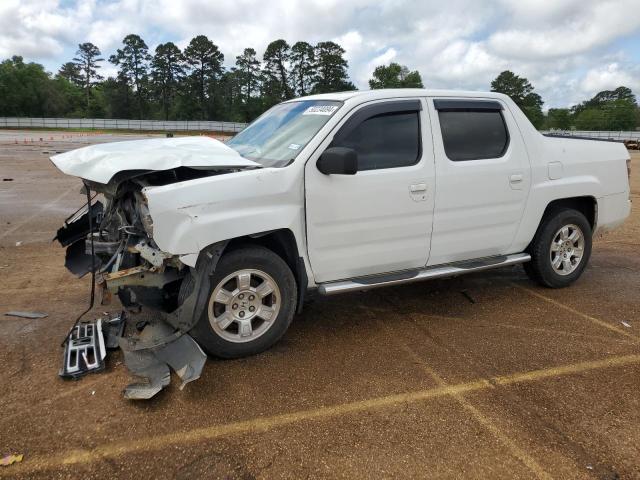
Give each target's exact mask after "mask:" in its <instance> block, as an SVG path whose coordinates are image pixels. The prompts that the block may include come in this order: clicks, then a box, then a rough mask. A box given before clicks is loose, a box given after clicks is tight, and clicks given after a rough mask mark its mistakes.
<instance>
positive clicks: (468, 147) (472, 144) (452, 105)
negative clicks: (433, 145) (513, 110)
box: [433, 99, 510, 162]
mask: <svg viewBox="0 0 640 480" xmlns="http://www.w3.org/2000/svg"><path fill="white" fill-rule="evenodd" d="M433 103H434V107H435V109H436V111H437V112H438V119H439V121H440V131H441V134H442V142H443V145H444V151H445V154H446V155H447V157H448V158H449V160H451V161H454V162H461V161H469V160H486V159H490V158H500V157H502V156H504V154H505V153H506V151H507V148H508V147H509V140H510V137H509V130H508V128H507V124H506V122H505V119H504V116H503V114H502V104H501V103H500V102H498V101H495V100H474V99H468V100H466V99H465V100H449V99H447V100H444V99H435V100H434V101H433Z"/></svg>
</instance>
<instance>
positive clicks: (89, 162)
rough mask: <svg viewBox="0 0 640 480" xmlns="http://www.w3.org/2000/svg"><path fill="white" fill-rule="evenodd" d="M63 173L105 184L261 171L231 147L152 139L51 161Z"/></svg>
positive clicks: (74, 152)
mask: <svg viewBox="0 0 640 480" xmlns="http://www.w3.org/2000/svg"><path fill="white" fill-rule="evenodd" d="M51 161H52V162H53V163H54V165H55V166H56V167H58V168H59V169H60V170H61V171H62V172H63V173H66V174H67V175H73V176H75V177H80V178H84V179H86V180H90V181H93V182H98V183H103V184H107V183H109V180H111V178H113V176H114V175H115V174H117V173H119V172H122V171H127V170H151V171H160V170H170V169H172V168H178V167H191V168H198V169H208V168H212V169H215V168H225V167H226V168H233V167H260V164H258V163H256V162H253V161H251V160H247V159H246V158H243V157H241V156H240V154H239V153H238V152H236V151H235V150H234V149H232V148H231V147H228V146H227V145H225V144H224V143H222V142H221V141H219V140H215V139H213V138H210V137H202V136H201V137H181V138H157V139H156V138H154V139H149V140H130V141H125V142H114V143H103V144H98V145H90V146H88V147H83V148H79V149H77V150H72V151H70V152H65V153H62V154H60V155H54V156H53V157H51Z"/></svg>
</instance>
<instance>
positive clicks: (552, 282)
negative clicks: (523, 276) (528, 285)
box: [524, 209, 592, 288]
mask: <svg viewBox="0 0 640 480" xmlns="http://www.w3.org/2000/svg"><path fill="white" fill-rule="evenodd" d="M591 236H592V232H591V225H590V224H589V221H588V220H587V219H586V217H585V216H584V215H583V214H582V213H581V212H579V211H577V210H573V209H556V210H551V211H550V212H548V213H547V215H546V216H545V218H544V220H543V222H542V224H541V225H540V227H539V228H538V231H537V232H536V236H535V237H534V239H533V241H532V242H531V246H530V248H529V253H530V254H531V261H530V262H528V263H525V264H524V269H525V271H526V272H527V275H529V277H530V278H531V279H532V280H535V281H536V282H538V283H539V284H541V285H543V286H545V287H550V288H561V287H566V286H568V285H571V284H572V283H573V282H575V281H576V280H577V279H578V278H579V277H580V275H582V272H583V271H584V269H585V268H586V266H587V262H588V261H589V257H590V256H591V240H592V239H591Z"/></svg>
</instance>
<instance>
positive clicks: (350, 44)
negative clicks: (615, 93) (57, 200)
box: [0, 0, 640, 107]
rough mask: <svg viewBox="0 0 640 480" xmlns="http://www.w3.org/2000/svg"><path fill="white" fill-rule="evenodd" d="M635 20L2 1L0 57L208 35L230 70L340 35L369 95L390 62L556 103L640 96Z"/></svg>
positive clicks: (594, 11) (351, 3)
mask: <svg viewBox="0 0 640 480" xmlns="http://www.w3.org/2000/svg"><path fill="white" fill-rule="evenodd" d="M637 13H638V0H554V1H546V2H541V1H540V0H491V1H486V2H478V1H476V0H448V1H447V2H446V3H445V2H437V3H436V2H428V1H424V0H376V1H373V0H271V1H269V2H264V1H262V0H233V1H218V2H212V1H211V0H180V1H177V0H0V57H7V56H10V55H12V54H20V55H23V56H25V57H26V58H27V59H30V60H35V61H40V62H44V63H45V65H46V66H47V67H48V68H49V69H50V70H56V69H57V67H58V66H59V65H60V64H62V63H63V62H65V61H68V60H69V59H70V58H71V57H72V56H73V53H74V52H75V49H76V47H77V44H78V43H80V42H83V41H91V42H93V43H95V44H96V45H98V47H99V48H100V49H101V50H102V52H103V54H104V57H105V58H107V57H108V56H109V55H110V54H111V53H113V52H114V50H115V49H116V48H117V47H118V46H119V45H120V42H121V41H122V38H123V37H124V36H125V35H126V34H128V33H138V34H140V35H141V36H142V37H143V38H144V39H145V40H146V41H147V44H148V45H149V47H153V46H155V45H156V44H157V43H159V42H166V41H174V42H176V43H177V44H178V45H179V46H181V47H184V46H185V45H186V44H187V43H188V42H189V40H190V39H191V38H192V37H194V36H195V35H200V34H203V35H207V36H208V37H209V38H211V39H212V40H213V41H214V42H215V43H216V44H218V46H219V47H220V49H221V51H222V52H223V53H224V55H225V59H226V62H225V63H226V64H227V65H228V66H231V65H232V64H233V63H234V61H235V57H236V55H239V54H240V53H241V52H242V49H244V48H245V47H253V48H255V49H256V51H257V52H258V55H259V56H262V53H263V51H264V49H265V47H266V45H267V44H268V42H270V41H271V40H275V39H277V38H284V39H285V40H287V41H288V42H289V43H291V44H293V43H294V42H296V41H298V40H305V41H308V42H309V43H316V42H318V41H323V40H334V41H336V42H338V43H339V44H341V45H342V46H343V48H345V49H346V51H347V53H346V58H347V60H348V61H349V66H350V70H349V71H350V75H351V78H352V80H353V81H354V82H355V83H356V84H357V85H358V86H359V87H361V88H367V80H368V79H369V78H370V75H371V72H372V71H373V69H374V68H375V67H376V66H377V65H380V64H384V63H389V62H390V61H396V62H398V63H401V64H404V65H407V66H408V67H409V68H410V69H412V70H416V69H417V70H419V71H420V73H421V74H422V77H423V81H424V83H425V85H427V86H429V87H434V88H467V89H474V90H486V89H488V88H489V83H490V81H491V80H492V79H493V78H494V77H495V76H496V75H497V74H498V73H499V72H500V71H502V70H504V69H510V70H513V71H514V72H516V73H518V74H520V75H524V76H526V77H527V78H528V79H529V80H530V81H531V82H532V83H533V84H534V86H535V87H536V89H537V90H538V92H539V93H540V94H541V95H542V97H543V99H544V100H545V102H546V106H547V107H548V106H561V105H566V104H569V103H573V102H578V101H581V100H583V99H584V96H585V95H592V94H593V93H595V92H596V91H597V90H598V89H601V88H611V87H614V86H617V85H613V84H616V83H621V84H626V85H628V86H630V87H632V88H634V89H636V93H639V94H640V92H639V91H638V90H640V85H638V80H637V79H638V78H639V76H638V65H637V62H638V60H637V59H638V58H640V15H638V14H637ZM632 39H636V40H637V41H636V42H635V43H634V42H633V41H632ZM634 58H635V60H634ZM105 67H106V65H105ZM110 71H113V69H110ZM106 72H107V68H105V69H104V70H103V73H106Z"/></svg>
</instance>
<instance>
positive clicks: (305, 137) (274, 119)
mask: <svg viewBox="0 0 640 480" xmlns="http://www.w3.org/2000/svg"><path fill="white" fill-rule="evenodd" d="M340 106H342V102H337V101H329V100H301V101H298V102H288V103H281V104H279V105H276V106H275V107H273V108H271V109H269V110H268V111H267V112H265V113H264V114H263V115H261V116H260V117H258V118H257V119H256V120H255V121H254V122H253V123H251V124H250V125H249V126H248V127H247V128H245V129H244V130H243V131H242V132H240V133H239V134H238V135H236V136H235V137H233V138H232V139H231V140H229V141H228V142H227V145H228V146H230V147H231V148H233V149H234V150H235V151H237V152H238V153H239V154H240V155H242V156H243V157H245V158H248V159H249V160H253V161H255V162H258V163H260V164H261V165H262V166H264V167H284V166H286V165H288V164H290V163H291V162H292V161H293V160H294V159H295V158H296V156H298V153H300V151H301V150H302V149H303V148H304V146H305V145H306V144H307V143H308V142H309V141H310V140H311V139H312V138H313V137H314V135H315V134H316V133H318V131H319V130H320V129H321V128H322V127H323V126H324V124H325V123H327V121H328V120H329V119H330V118H331V117H332V116H333V115H334V113H335V112H336V111H337V110H338V109H339V108H340Z"/></svg>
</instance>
